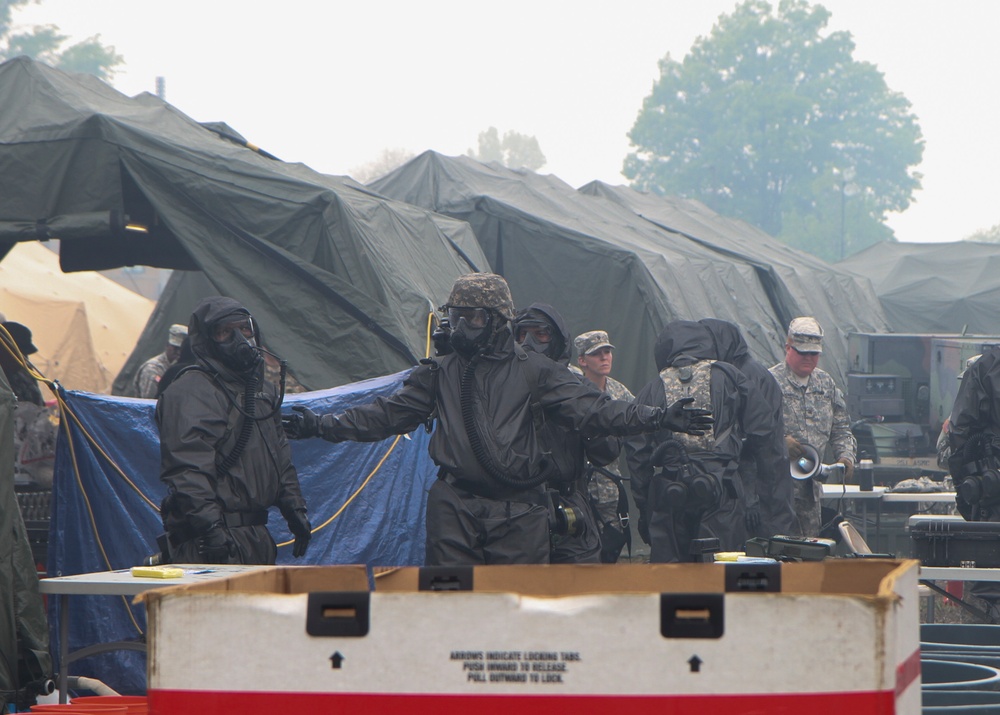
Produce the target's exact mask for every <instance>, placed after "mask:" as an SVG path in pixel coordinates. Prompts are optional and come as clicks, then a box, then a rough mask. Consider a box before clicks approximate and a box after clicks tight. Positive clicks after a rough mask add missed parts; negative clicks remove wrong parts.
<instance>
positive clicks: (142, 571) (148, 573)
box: [132, 566, 184, 578]
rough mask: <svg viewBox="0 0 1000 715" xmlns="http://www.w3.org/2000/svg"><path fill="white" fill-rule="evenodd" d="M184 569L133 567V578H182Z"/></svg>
mask: <svg viewBox="0 0 1000 715" xmlns="http://www.w3.org/2000/svg"><path fill="white" fill-rule="evenodd" d="M183 575H184V569H179V568H177V567H176V566H133V567H132V576H134V577H135V578H180V577H181V576H183Z"/></svg>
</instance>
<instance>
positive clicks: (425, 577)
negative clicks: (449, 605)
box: [417, 566, 473, 591]
mask: <svg viewBox="0 0 1000 715" xmlns="http://www.w3.org/2000/svg"><path fill="white" fill-rule="evenodd" d="M472 568H473V567H472V566H423V567H421V569H420V573H419V575H418V576H417V588H418V589H419V590H421V591H471V590H472Z"/></svg>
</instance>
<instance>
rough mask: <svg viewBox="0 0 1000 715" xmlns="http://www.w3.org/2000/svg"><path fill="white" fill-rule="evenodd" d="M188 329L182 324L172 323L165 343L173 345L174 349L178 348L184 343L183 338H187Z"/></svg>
mask: <svg viewBox="0 0 1000 715" xmlns="http://www.w3.org/2000/svg"><path fill="white" fill-rule="evenodd" d="M187 334H188V328H187V326H186V325H184V324H183V323H174V324H173V325H171V326H170V330H169V331H168V333H167V335H168V337H167V342H168V343H170V344H171V345H173V346H174V347H175V348H179V347H180V346H181V345H182V344H183V343H184V338H186V337H187Z"/></svg>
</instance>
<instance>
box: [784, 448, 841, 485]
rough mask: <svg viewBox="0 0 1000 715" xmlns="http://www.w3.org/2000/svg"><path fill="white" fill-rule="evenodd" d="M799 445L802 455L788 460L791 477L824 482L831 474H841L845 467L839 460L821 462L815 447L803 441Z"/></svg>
mask: <svg viewBox="0 0 1000 715" xmlns="http://www.w3.org/2000/svg"><path fill="white" fill-rule="evenodd" d="M801 445H802V455H801V456H800V457H799V458H798V459H790V460H788V472H789V473H790V474H791V475H792V479H798V480H806V479H815V480H817V481H820V482H825V481H826V480H827V479H828V478H829V476H830V475H831V474H840V475H841V476H843V474H844V470H845V469H846V468H845V467H844V465H843V464H841V463H840V462H837V463H836V464H823V463H822V462H821V461H820V457H819V452H817V451H816V448H815V447H813V446H812V445H810V444H805V443H804V442H803V443H801Z"/></svg>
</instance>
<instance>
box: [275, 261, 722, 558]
mask: <svg viewBox="0 0 1000 715" xmlns="http://www.w3.org/2000/svg"><path fill="white" fill-rule="evenodd" d="M442 309H443V310H444V311H445V312H446V313H447V317H448V323H449V332H448V334H447V335H448V347H449V348H450V349H446V348H445V346H443V345H442V347H441V348H439V349H438V357H437V359H435V360H426V361H423V362H422V364H421V365H419V366H417V367H415V368H414V369H413V370H412V371H411V372H410V374H409V375H408V376H407V377H406V379H405V380H404V381H403V386H402V387H401V388H400V389H399V390H397V391H396V392H395V393H394V394H392V395H389V396H387V397H380V398H378V399H376V400H375V401H374V402H372V403H370V404H367V405H361V406H358V407H353V408H351V409H349V410H346V411H345V412H342V413H339V414H325V415H317V414H316V413H314V412H312V411H311V410H309V409H308V408H305V407H303V406H301V405H296V406H294V407H293V408H292V409H293V410H295V411H296V414H292V415H287V416H285V418H284V421H285V431H286V433H287V434H288V436H289V437H291V438H293V439H303V438H307V437H322V438H323V439H325V440H327V441H329V442H342V441H345V440H352V441H365V442H370V441H376V440H381V439H385V438H386V437H389V436H391V435H394V434H406V433H408V432H411V431H412V430H414V429H416V428H418V427H420V426H422V425H425V424H427V422H428V420H431V419H434V421H435V427H434V431H433V433H432V435H431V439H430V444H429V446H428V451H429V453H430V456H431V458H432V459H433V460H434V462H435V464H437V465H438V467H439V472H438V476H439V478H438V479H437V481H435V482H434V484H433V485H432V486H431V488H430V491H429V492H428V495H427V510H426V526H427V540H426V558H425V562H426V564H427V565H476V564H515V563H519V564H526V563H548V562H549V559H550V551H549V528H550V527H549V514H550V512H549V506H548V505H549V503H550V502H549V499H548V495H547V494H546V491H545V483H546V482H549V481H555V480H558V478H559V475H558V474H555V473H554V472H553V468H554V467H555V466H556V464H555V463H554V462H553V461H552V460H551V459H550V457H551V453H547V452H546V450H545V445H544V444H543V443H542V441H541V440H540V439H539V438H538V428H537V427H536V424H537V423H538V422H539V421H540V420H541V419H544V420H553V421H554V422H555V423H557V424H560V425H563V426H564V427H565V428H566V429H567V430H574V431H577V432H579V433H580V436H581V438H582V439H591V438H594V437H598V436H601V435H607V434H616V435H621V436H627V435H632V434H639V433H642V432H644V431H650V430H655V429H662V428H664V427H666V428H668V429H677V430H680V431H684V432H695V433H699V432H702V431H704V430H705V429H707V428H709V427H710V426H711V423H712V420H711V414H710V413H709V412H707V411H706V410H697V409H689V408H688V407H687V404H688V403H678V404H674V405H670V406H669V407H667V408H665V409H654V408H650V407H645V406H641V405H635V404H627V403H624V402H618V401H615V400H612V399H611V398H609V397H608V396H607V395H605V394H603V393H601V392H599V391H597V390H595V389H594V388H593V387H592V386H589V385H585V384H584V383H583V382H582V381H580V380H579V379H578V378H577V377H575V376H574V375H572V374H571V373H570V372H569V371H568V370H567V369H566V368H565V367H564V366H562V365H560V364H558V363H556V362H554V361H553V360H550V359H549V358H547V357H545V356H544V355H541V354H539V353H536V352H533V351H528V350H524V349H523V348H521V347H520V346H519V345H517V344H516V343H515V342H514V335H513V333H512V332H511V321H513V319H514V303H513V301H512V299H511V295H510V289H509V288H508V286H507V282H506V281H505V280H504V279H503V278H502V277H501V276H499V275H495V274H492V273H472V274H468V275H465V276H460V277H459V278H458V279H457V280H456V281H455V284H454V285H453V286H452V290H451V294H450V295H449V297H448V302H447V303H446V304H445V305H444V306H442ZM670 425H673V426H672V427H670Z"/></svg>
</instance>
